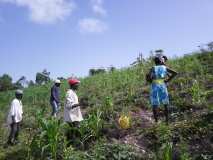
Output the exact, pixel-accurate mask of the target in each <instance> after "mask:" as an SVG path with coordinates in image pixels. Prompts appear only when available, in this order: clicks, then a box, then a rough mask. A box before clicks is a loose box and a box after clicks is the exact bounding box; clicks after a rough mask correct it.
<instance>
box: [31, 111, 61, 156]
mask: <svg viewBox="0 0 213 160" xmlns="http://www.w3.org/2000/svg"><path fill="white" fill-rule="evenodd" d="M37 122H38V127H39V130H38V132H37V134H35V136H34V138H33V140H32V143H31V145H30V146H31V152H36V151H35V150H37V152H40V158H41V159H42V158H44V156H47V155H45V153H49V154H50V156H51V158H52V159H54V160H56V159H57V149H58V148H59V145H60V144H59V141H60V127H61V123H60V121H59V120H57V119H55V118H49V119H45V118H43V117H42V113H41V112H38V114H37ZM32 154H34V153H32Z"/></svg>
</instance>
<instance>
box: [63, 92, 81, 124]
mask: <svg viewBox="0 0 213 160" xmlns="http://www.w3.org/2000/svg"><path fill="white" fill-rule="evenodd" d="M76 104H78V96H77V95H76V93H75V92H74V91H73V90H72V89H69V90H68V91H67V94H66V100H65V106H64V121H65V122H76V121H77V122H80V121H82V120H83V117H82V114H81V109H80V107H76V108H73V109H72V107H73V105H76Z"/></svg>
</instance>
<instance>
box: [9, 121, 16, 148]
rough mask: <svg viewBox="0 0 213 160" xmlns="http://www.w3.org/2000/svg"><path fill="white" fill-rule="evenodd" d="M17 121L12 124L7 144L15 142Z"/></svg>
mask: <svg viewBox="0 0 213 160" xmlns="http://www.w3.org/2000/svg"><path fill="white" fill-rule="evenodd" d="M16 129H17V127H16V123H13V124H11V125H10V134H9V137H8V141H7V144H10V145H11V144H13V142H14V139H15V134H16Z"/></svg>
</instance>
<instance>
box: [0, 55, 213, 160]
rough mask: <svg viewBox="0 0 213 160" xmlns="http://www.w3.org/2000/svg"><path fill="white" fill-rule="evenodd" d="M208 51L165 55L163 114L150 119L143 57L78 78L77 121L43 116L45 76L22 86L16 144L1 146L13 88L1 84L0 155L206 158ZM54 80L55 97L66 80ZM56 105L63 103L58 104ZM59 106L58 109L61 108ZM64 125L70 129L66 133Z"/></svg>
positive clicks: (211, 138)
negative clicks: (166, 112) (169, 76)
mask: <svg viewBox="0 0 213 160" xmlns="http://www.w3.org/2000/svg"><path fill="white" fill-rule="evenodd" d="M212 62H213V53H212V52H205V53H197V54H192V55H186V56H184V57H182V58H175V59H172V60H169V61H168V66H170V67H171V68H173V69H175V70H177V71H178V72H179V74H178V76H177V77H176V78H175V79H174V80H173V81H172V82H171V83H170V84H168V89H169V92H170V94H171V106H170V112H171V116H170V121H171V123H170V124H169V125H168V126H167V125H166V124H164V123H163V122H161V123H159V124H153V122H152V117H151V116H150V115H152V114H151V107H150V105H149V84H147V82H146V81H145V74H146V73H147V71H148V70H149V69H150V67H151V66H152V62H151V61H150V60H149V59H147V60H143V61H140V62H139V63H137V64H136V65H134V66H131V67H128V68H123V69H120V70H118V69H115V70H114V69H113V71H108V72H104V73H98V74H93V75H92V76H89V77H86V78H84V79H81V86H80V88H79V91H78V95H79V98H80V101H81V103H82V104H83V106H82V110H83V113H85V114H84V118H85V120H84V121H83V122H82V123H81V124H80V127H70V126H68V125H67V124H64V123H63V119H62V114H61V115H60V116H59V118H58V119H54V118H50V106H49V90H50V87H51V83H47V84H45V85H42V86H31V87H29V88H27V89H25V91H24V93H25V94H24V99H23V104H24V120H23V123H22V126H21V128H22V131H21V135H20V141H21V144H19V145H17V146H12V147H9V148H6V149H5V148H3V145H4V143H5V142H6V140H7V135H8V129H7V128H6V126H5V119H6V116H7V114H6V113H7V112H8V109H9V103H10V101H11V100H12V98H13V96H14V93H13V91H6V92H0V107H1V113H0V124H1V128H0V159H2V160H23V159H29V160H37V159H44V160H46V159H53V160H56V159H64V160H84V159H86V160H96V159H97V160H108V159H111V160H143V159H144V160H155V159H156V160H172V159H180V160H208V159H209V160H210V159H212V158H213V154H212V153H213V148H212V143H213V118H212V117H213V111H212V109H213V105H212V104H213V98H212V97H213V96H212V95H213V63H212ZM67 87H68V86H67V84H66V81H64V82H63V84H62V85H61V91H62V99H64V97H65V92H66V88H67ZM62 106H63V104H62ZM61 112H63V111H61ZM123 114H130V115H131V121H132V127H131V128H130V129H128V130H122V129H121V128H120V127H119V125H118V119H119V117H120V116H121V115H123ZM67 133H75V134H74V137H72V139H69V140H67V139H66V134H67Z"/></svg>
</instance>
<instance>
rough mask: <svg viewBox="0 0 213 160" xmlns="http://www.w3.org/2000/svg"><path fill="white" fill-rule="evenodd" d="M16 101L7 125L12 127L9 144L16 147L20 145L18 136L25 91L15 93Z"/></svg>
mask: <svg viewBox="0 0 213 160" xmlns="http://www.w3.org/2000/svg"><path fill="white" fill-rule="evenodd" d="M15 97H16V98H15V99H13V101H12V103H11V105H10V111H9V114H8V118H7V123H8V125H10V135H9V137H8V141H7V144H8V145H14V144H16V143H18V135H19V130H20V123H21V121H22V114H23V110H22V102H21V100H22V97H23V91H22V90H17V91H16V92H15Z"/></svg>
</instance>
